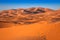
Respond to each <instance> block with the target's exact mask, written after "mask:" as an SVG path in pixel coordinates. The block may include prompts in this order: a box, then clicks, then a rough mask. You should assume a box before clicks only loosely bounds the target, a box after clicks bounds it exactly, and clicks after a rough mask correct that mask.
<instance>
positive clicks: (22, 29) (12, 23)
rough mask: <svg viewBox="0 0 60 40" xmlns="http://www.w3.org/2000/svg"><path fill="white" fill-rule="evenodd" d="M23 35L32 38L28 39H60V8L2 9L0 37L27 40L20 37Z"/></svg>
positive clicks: (7, 39)
mask: <svg viewBox="0 0 60 40" xmlns="http://www.w3.org/2000/svg"><path fill="white" fill-rule="evenodd" d="M23 36H24V37H29V38H30V39H29V38H28V39H26V40H60V9H59V10H53V9H49V8H42V7H32V8H27V9H22V8H19V9H10V10H2V11H0V39H1V40H25V39H24V38H22V39H20V37H23ZM38 36H39V38H38ZM31 37H32V38H31ZM35 37H36V38H35Z"/></svg>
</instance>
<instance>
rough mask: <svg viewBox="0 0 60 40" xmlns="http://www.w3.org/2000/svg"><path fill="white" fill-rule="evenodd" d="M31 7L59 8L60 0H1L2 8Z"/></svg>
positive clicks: (0, 5)
mask: <svg viewBox="0 0 60 40" xmlns="http://www.w3.org/2000/svg"><path fill="white" fill-rule="evenodd" d="M29 7H44V8H51V9H58V8H60V0H0V10H6V9H16V8H29Z"/></svg>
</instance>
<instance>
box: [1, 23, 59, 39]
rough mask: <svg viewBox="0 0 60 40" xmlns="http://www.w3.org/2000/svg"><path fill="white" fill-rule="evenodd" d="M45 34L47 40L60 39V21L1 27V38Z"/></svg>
mask: <svg viewBox="0 0 60 40" xmlns="http://www.w3.org/2000/svg"><path fill="white" fill-rule="evenodd" d="M38 35H40V36H41V35H45V36H46V38H47V40H60V23H54V24H53V23H52V24H50V23H48V24H47V23H46V22H43V23H35V24H30V25H15V26H14V27H13V25H12V27H10V28H0V40H12V39H11V38H14V39H15V38H17V37H21V36H38Z"/></svg>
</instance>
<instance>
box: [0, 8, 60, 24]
mask: <svg viewBox="0 0 60 40" xmlns="http://www.w3.org/2000/svg"><path fill="white" fill-rule="evenodd" d="M42 21H46V22H47V23H56V22H60V10H52V9H49V8H42V7H36V8H35V7H33V8H27V9H22V8H20V9H10V10H3V11H0V23H1V22H2V23H13V24H20V25H22V24H33V23H38V22H42Z"/></svg>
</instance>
